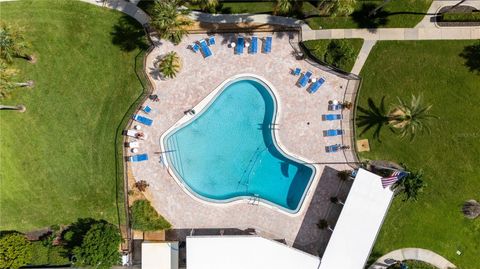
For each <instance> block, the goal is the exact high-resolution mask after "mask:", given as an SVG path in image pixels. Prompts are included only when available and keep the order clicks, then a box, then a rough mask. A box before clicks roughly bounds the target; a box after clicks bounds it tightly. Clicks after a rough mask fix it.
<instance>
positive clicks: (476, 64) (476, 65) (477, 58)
mask: <svg viewBox="0 0 480 269" xmlns="http://www.w3.org/2000/svg"><path fill="white" fill-rule="evenodd" d="M460 57H462V58H464V59H465V66H466V67H468V69H469V70H470V72H473V73H477V74H479V75H480V41H479V42H477V43H475V44H473V45H471V46H466V47H465V48H464V49H463V51H462V53H460Z"/></svg>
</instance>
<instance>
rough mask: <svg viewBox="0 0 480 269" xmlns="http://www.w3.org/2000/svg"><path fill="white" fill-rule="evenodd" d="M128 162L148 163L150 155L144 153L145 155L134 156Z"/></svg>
mask: <svg viewBox="0 0 480 269" xmlns="http://www.w3.org/2000/svg"><path fill="white" fill-rule="evenodd" d="M128 160H129V161H130V162H133V163H136V162H143V161H147V160H148V154H146V153H144V154H138V155H133V156H130V157H128Z"/></svg>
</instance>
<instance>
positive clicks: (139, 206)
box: [130, 200, 172, 231]
mask: <svg viewBox="0 0 480 269" xmlns="http://www.w3.org/2000/svg"><path fill="white" fill-rule="evenodd" d="M130 210H131V212H132V228H133V229H136V230H141V231H156V230H164V229H168V228H170V227H171V226H172V225H171V224H170V223H169V222H168V221H167V220H165V219H164V218H163V217H162V216H160V215H159V214H158V213H157V211H155V209H154V208H153V207H152V206H151V205H150V202H149V201H147V200H136V201H135V202H133V205H132V207H131V208H130Z"/></svg>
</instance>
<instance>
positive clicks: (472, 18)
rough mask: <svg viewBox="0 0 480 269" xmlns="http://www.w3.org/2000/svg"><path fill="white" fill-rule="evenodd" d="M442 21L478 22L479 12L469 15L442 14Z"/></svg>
mask: <svg viewBox="0 0 480 269" xmlns="http://www.w3.org/2000/svg"><path fill="white" fill-rule="evenodd" d="M441 20H442V21H445V22H447V21H462V22H477V21H479V22H480V11H477V12H469V13H450V12H447V13H443V14H442V18H441Z"/></svg>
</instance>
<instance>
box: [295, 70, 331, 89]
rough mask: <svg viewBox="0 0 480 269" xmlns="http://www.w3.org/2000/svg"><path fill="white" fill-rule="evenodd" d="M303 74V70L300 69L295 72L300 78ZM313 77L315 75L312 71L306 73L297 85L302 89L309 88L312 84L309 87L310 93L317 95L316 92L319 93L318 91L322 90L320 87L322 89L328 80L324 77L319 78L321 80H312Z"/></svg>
mask: <svg viewBox="0 0 480 269" xmlns="http://www.w3.org/2000/svg"><path fill="white" fill-rule="evenodd" d="M301 72H302V70H301V69H300V68H296V69H295V70H294V71H293V74H294V75H296V76H299V75H300V73H301ZM312 75H313V73H312V71H307V72H305V73H304V74H302V75H301V76H300V78H299V79H298V81H297V85H298V86H299V87H300V88H303V87H305V86H307V84H308V82H311V84H310V86H309V87H308V91H309V92H310V93H315V92H316V91H318V89H320V87H322V85H323V84H324V83H325V81H326V80H325V78H323V77H322V78H319V79H316V78H312Z"/></svg>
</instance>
